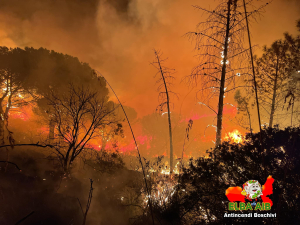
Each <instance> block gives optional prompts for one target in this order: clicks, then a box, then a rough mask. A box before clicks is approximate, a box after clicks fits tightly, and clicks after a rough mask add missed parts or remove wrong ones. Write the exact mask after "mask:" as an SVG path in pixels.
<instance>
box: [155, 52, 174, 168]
mask: <svg viewBox="0 0 300 225" xmlns="http://www.w3.org/2000/svg"><path fill="white" fill-rule="evenodd" d="M154 54H155V58H156V61H155V62H153V63H152V65H153V66H154V67H155V68H156V69H157V70H158V72H157V74H156V75H158V74H159V75H160V77H159V78H158V80H157V83H158V84H159V86H158V91H159V101H160V104H159V106H158V107H157V111H159V113H160V114H161V113H163V111H164V110H165V108H166V110H167V114H168V125H169V141H170V173H172V172H173V169H174V165H173V140H172V138H173V136H172V123H171V110H170V93H172V94H175V93H174V92H172V91H171V90H170V85H171V84H172V80H174V77H173V76H172V75H171V74H172V70H171V69H169V68H167V67H164V66H163V65H162V63H163V62H164V61H165V60H162V59H161V53H159V52H157V51H156V50H154ZM175 95H176V94H175Z"/></svg>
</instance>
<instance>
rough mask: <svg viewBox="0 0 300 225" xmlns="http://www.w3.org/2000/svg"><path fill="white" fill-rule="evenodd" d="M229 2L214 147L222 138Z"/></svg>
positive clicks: (229, 14)
mask: <svg viewBox="0 0 300 225" xmlns="http://www.w3.org/2000/svg"><path fill="white" fill-rule="evenodd" d="M231 3H232V0H228V3H227V4H228V7H227V24H226V35H225V46H224V59H223V66H222V76H221V83H220V95H219V106H218V115H217V134H216V147H218V146H219V145H220V144H221V138H222V120H223V108H224V88H225V77H226V63H227V55H228V44H229V31H230V17H231V13H230V12H231Z"/></svg>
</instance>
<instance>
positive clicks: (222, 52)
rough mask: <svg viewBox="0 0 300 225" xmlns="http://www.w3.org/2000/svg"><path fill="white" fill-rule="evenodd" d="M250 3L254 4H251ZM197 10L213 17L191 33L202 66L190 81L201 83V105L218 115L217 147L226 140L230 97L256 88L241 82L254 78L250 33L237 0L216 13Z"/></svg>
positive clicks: (223, 4) (230, 0) (229, 0)
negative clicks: (247, 39) (225, 112)
mask: <svg viewBox="0 0 300 225" xmlns="http://www.w3.org/2000/svg"><path fill="white" fill-rule="evenodd" d="M247 4H251V1H249V2H248V3H247ZM195 8H196V9H199V10H201V11H204V12H205V13H208V14H209V16H208V18H207V20H206V21H205V22H201V23H199V24H198V26H197V31H196V32H189V33H188V34H187V35H188V37H189V38H191V39H192V40H194V41H195V42H196V46H195V50H196V51H197V57H198V58H199V65H198V66H196V67H195V68H193V70H192V73H191V75H189V76H188V77H186V80H187V82H188V83H189V84H193V85H198V82H199V81H200V85H201V86H202V88H201V89H200V90H199V91H198V93H197V95H198V94H199V93H201V98H200V101H201V102H200V103H201V104H203V105H205V106H207V107H208V108H210V109H211V110H212V111H214V112H215V113H216V117H217V126H216V128H217V132H216V142H215V145H216V147H217V146H219V145H220V143H221V139H222V128H223V120H224V116H223V109H224V105H225V104H226V103H225V102H224V98H225V97H226V94H227V93H229V92H231V91H233V90H235V89H237V88H239V87H244V88H249V89H251V86H252V85H249V84H248V83H247V82H246V83H245V82H244V80H243V79H238V78H244V79H245V77H248V76H249V75H250V73H249V66H248V55H247V49H244V48H243V45H242V43H243V39H244V32H245V31H246V26H245V25H244V23H243V22H244V20H245V17H244V15H243V13H242V12H243V4H242V2H240V1H237V0H223V1H222V2H221V4H220V5H219V6H217V7H216V9H215V10H213V11H210V10H207V9H204V8H201V7H199V6H195ZM258 12H260V8H259V9H255V10H253V11H252V12H250V13H248V17H250V16H253V15H254V14H255V13H258ZM216 98H217V99H218V100H217V102H218V104H217V106H212V105H211V100H212V99H216ZM214 108H217V110H216V109H214Z"/></svg>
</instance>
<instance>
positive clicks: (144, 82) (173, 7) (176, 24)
mask: <svg viewBox="0 0 300 225" xmlns="http://www.w3.org/2000/svg"><path fill="white" fill-rule="evenodd" d="M219 2H220V1H217V0H216V1H214V0H86V1H81V0H43V1H39V0H26V1H24V0H9V1H1V2H0V12H1V13H0V45H5V46H7V47H21V48H23V47H25V46H29V47H34V48H40V47H44V48H47V49H50V50H54V51H57V52H62V53H64V54H69V55H72V56H76V57H78V58H79V59H80V61H83V62H87V63H89V64H90V65H91V67H92V68H95V69H97V70H98V71H100V72H101V73H102V74H103V75H104V76H105V77H106V79H107V80H108V82H109V83H110V84H111V85H112V87H113V88H114V89H115V91H116V93H117V94H118V95H119V97H120V99H121V102H122V103H123V104H124V105H126V106H130V107H132V108H134V109H135V110H136V112H137V113H138V118H142V117H143V116H146V115H148V114H151V113H153V112H155V109H156V107H157V105H158V93H157V86H156V84H155V81H156V80H155V78H154V75H155V74H156V70H155V68H154V67H153V66H151V65H150V63H151V62H152V61H153V60H154V52H153V49H154V48H155V49H157V50H160V51H161V52H163V58H168V60H167V61H166V62H165V65H166V66H168V67H169V68H174V69H175V70H176V73H175V74H174V76H175V77H176V78H177V79H176V81H175V82H174V87H173V90H174V91H175V92H177V93H178V94H179V100H177V99H174V100H173V102H174V109H173V110H174V111H175V112H177V113H180V114H181V117H182V120H184V121H185V120H186V121H188V119H189V118H194V119H195V118H196V120H198V121H199V122H198V123H196V124H195V126H196V129H197V132H198V133H199V135H200V136H203V134H204V129H205V127H206V126H207V125H209V124H212V123H213V119H214V116H213V113H212V112H211V111H210V110H209V109H207V108H205V107H203V106H202V107H201V106H199V104H197V101H196V97H195V96H196V95H195V93H196V90H197V88H194V89H191V88H189V87H188V86H187V85H186V84H185V83H183V82H181V80H182V78H183V77H184V76H187V75H189V74H190V72H191V69H192V68H193V67H194V66H196V65H197V60H196V58H195V57H194V55H195V52H194V51H193V49H194V43H191V42H190V41H189V40H188V38H186V37H184V34H186V33H187V32H189V31H194V30H195V27H196V25H197V24H198V23H199V22H202V21H205V19H206V17H207V15H206V14H203V13H202V12H200V11H198V10H196V9H194V8H193V7H192V5H199V6H201V7H204V8H208V9H213V8H214V7H215V6H216V5H217V4H218V3H219ZM253 2H254V4H256V5H257V6H258V5H261V4H263V3H265V2H266V1H265V0H261V1H256V0H254V1H253ZM297 19H300V1H299V0H274V1H273V2H272V3H271V4H270V5H269V6H268V7H266V8H265V12H264V13H263V14H262V15H261V16H260V17H258V18H257V21H252V24H251V33H252V39H253V44H257V45H259V46H260V47H262V46H263V45H270V44H271V43H272V42H273V41H275V40H277V39H280V38H283V33H284V32H289V33H291V34H295V33H296V26H295V25H296V20H297ZM246 46H247V44H246ZM256 51H257V52H256V53H258V54H259V48H257V49H256ZM112 99H114V98H113V96H112ZM225 102H227V103H232V104H235V103H234V101H233V98H232V96H228V97H226V100H225ZM225 110H227V111H229V114H230V110H231V111H232V109H230V107H229V106H228V107H227V108H225ZM234 113H236V112H231V114H230V115H233V114H234ZM225 126H226V127H227V129H228V130H233V129H234V127H235V126H236V125H234V124H230V123H229V122H228V123H227V124H225ZM226 127H225V129H226ZM209 129H211V128H209ZM213 131H214V130H213V129H211V132H213ZM212 136H214V135H212ZM202 138H203V137H202ZM198 140H201V139H200V137H199V139H198Z"/></svg>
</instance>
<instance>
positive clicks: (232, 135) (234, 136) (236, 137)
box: [225, 129, 243, 143]
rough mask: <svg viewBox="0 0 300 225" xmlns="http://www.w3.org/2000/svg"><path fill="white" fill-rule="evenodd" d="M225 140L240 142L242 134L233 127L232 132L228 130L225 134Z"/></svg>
mask: <svg viewBox="0 0 300 225" xmlns="http://www.w3.org/2000/svg"><path fill="white" fill-rule="evenodd" d="M225 140H226V141H231V142H234V143H241V142H243V135H242V134H241V132H239V131H238V130H237V129H235V130H233V131H232V132H228V134H226V136H225Z"/></svg>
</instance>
